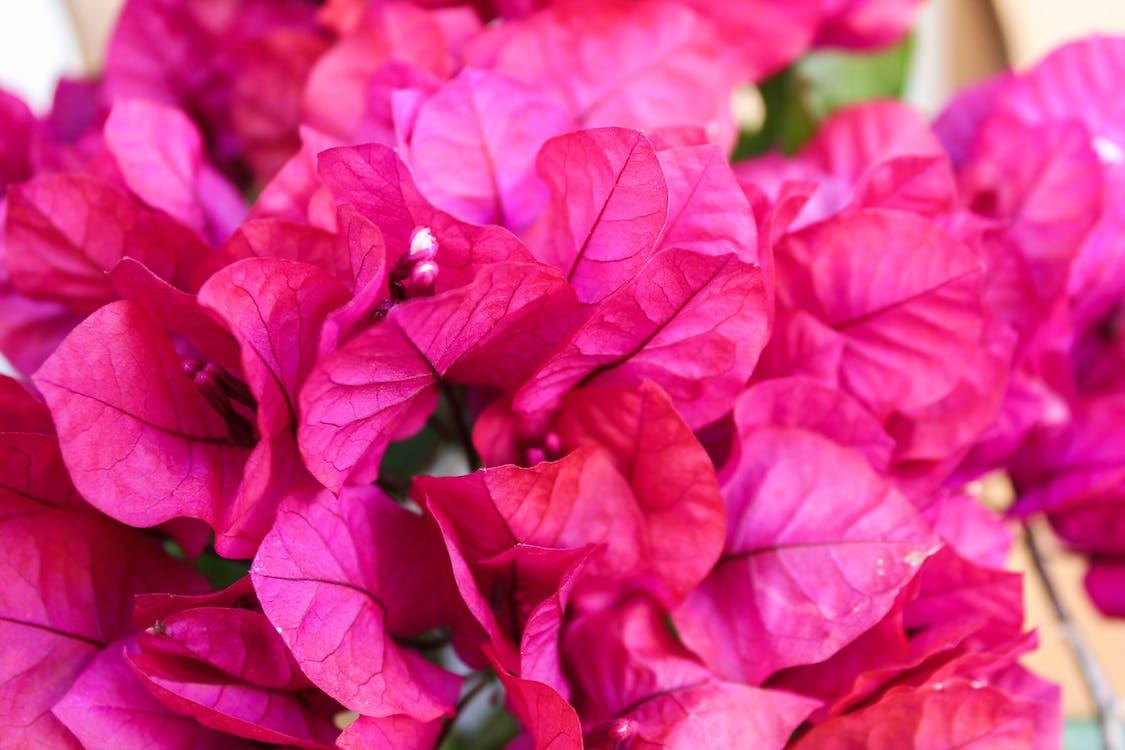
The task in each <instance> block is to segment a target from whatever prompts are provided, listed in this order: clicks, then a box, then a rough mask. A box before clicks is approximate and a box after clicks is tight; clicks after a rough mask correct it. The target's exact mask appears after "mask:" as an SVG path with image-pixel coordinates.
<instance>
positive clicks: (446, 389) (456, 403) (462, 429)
mask: <svg viewBox="0 0 1125 750" xmlns="http://www.w3.org/2000/svg"><path fill="white" fill-rule="evenodd" d="M441 393H442V395H443V396H445V400H446V401H448V402H449V410H450V411H451V412H453V426H454V428H455V429H456V430H457V438H458V439H459V440H460V441H461V447H462V448H463V449H464V451H465V458H466V459H468V461H469V470H470V471H476V470H477V469H479V468H480V467H481V466H483V464H482V463H481V460H480V454H478V453H477V449H476V446H474V445H473V431H472V430H471V429H469V423H468V421H467V420H466V419H465V409H464V407H463V406H462V405H461V398H460V396H459V395H458V393H457V386H455V385H453V384H452V383H447V382H445V381H442V383H441Z"/></svg>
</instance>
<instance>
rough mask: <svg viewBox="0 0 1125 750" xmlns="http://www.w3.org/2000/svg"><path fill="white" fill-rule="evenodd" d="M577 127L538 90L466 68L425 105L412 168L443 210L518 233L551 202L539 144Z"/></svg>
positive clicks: (416, 124)
mask: <svg viewBox="0 0 1125 750" xmlns="http://www.w3.org/2000/svg"><path fill="white" fill-rule="evenodd" d="M572 127H573V124H572V122H571V120H570V118H569V116H567V114H566V113H565V112H564V111H563V110H561V109H559V108H558V106H557V105H555V104H554V103H553V102H551V101H550V100H549V99H548V98H547V97H546V96H544V95H543V94H540V93H538V92H537V91H536V90H535V89H533V88H531V87H529V86H527V85H526V84H523V83H520V82H518V81H515V80H513V79H510V78H508V77H507V76H502V75H497V74H494V73H488V72H485V71H480V70H473V69H468V70H465V71H463V72H462V73H461V74H459V75H458V76H457V77H456V78H454V79H453V80H452V81H451V82H450V83H449V84H447V85H446V86H444V87H442V88H441V89H440V90H439V91H438V92H437V93H436V94H435V95H434V96H432V97H430V98H429V99H428V100H427V101H426V102H425V103H424V104H422V106H421V107H420V108H419V110H418V115H417V118H416V119H415V121H414V127H413V130H412V131H411V136H410V152H409V153H410V164H411V166H412V167H413V168H414V172H415V174H416V175H417V182H418V188H419V189H420V190H421V191H422V192H423V193H424V194H425V195H426V196H427V197H428V198H429V199H430V201H432V202H433V204H434V205H435V206H437V207H438V208H440V209H442V210H445V211H448V212H449V213H451V214H453V215H454V216H456V217H458V218H460V219H463V220H465V221H471V222H473V223H475V224H500V225H502V226H508V227H512V228H513V229H520V228H523V227H525V226H527V225H528V224H529V223H531V220H532V219H533V218H534V217H535V216H536V215H538V213H539V211H540V210H541V209H542V207H543V204H544V203H545V202H546V197H547V196H546V190H545V189H544V187H543V185H542V183H541V182H540V181H539V180H538V178H537V177H536V176H535V170H534V165H535V156H536V154H538V153H539V147H540V146H542V145H543V142H544V141H546V140H547V139H548V138H551V137H553V136H556V135H558V134H559V133H563V132H565V131H568V130H571V129H572Z"/></svg>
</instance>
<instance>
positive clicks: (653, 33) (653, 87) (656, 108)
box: [465, 0, 737, 147]
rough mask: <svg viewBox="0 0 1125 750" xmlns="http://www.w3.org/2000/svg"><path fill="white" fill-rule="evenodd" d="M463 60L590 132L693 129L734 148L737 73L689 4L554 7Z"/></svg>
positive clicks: (484, 42)
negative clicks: (542, 96) (546, 102)
mask: <svg viewBox="0 0 1125 750" xmlns="http://www.w3.org/2000/svg"><path fill="white" fill-rule="evenodd" d="M465 59H466V62H467V63H468V64H469V65H472V66H474V67H478V68H485V69H489V70H495V71H497V72H499V73H504V74H506V75H509V76H512V77H513V78H518V79H520V80H522V81H525V82H527V83H529V84H531V85H532V86H533V87H535V88H537V89H539V90H541V91H543V92H544V93H546V94H547V95H548V96H550V97H551V98H552V99H554V100H555V101H556V102H557V103H558V104H559V105H561V106H562V107H563V108H565V109H566V111H567V112H569V113H570V115H571V116H572V117H573V118H574V119H575V120H576V121H577V122H578V123H579V124H580V125H583V126H586V127H598V126H619V127H627V128H636V129H638V130H644V131H652V130H655V129H658V128H663V127H669V126H683V125H691V126H696V127H700V128H702V129H703V130H704V132H706V134H707V137H708V138H709V139H710V140H711V141H712V142H715V143H718V144H720V145H722V146H724V147H727V146H729V145H730V144H731V143H732V142H733V136H734V128H733V123H732V121H731V116H730V92H731V88H732V86H733V84H734V83H735V82H736V80H737V78H736V76H737V72H736V71H735V70H734V66H732V65H728V64H727V63H728V60H727V58H726V55H725V47H724V45H723V44H722V42H721V41H720V40H719V39H718V37H717V35H716V32H715V31H714V27H713V26H712V25H711V23H710V22H708V21H707V20H706V19H704V18H702V17H700V16H699V15H698V14H696V13H694V12H693V11H691V10H690V9H689V8H687V7H685V5H684V4H681V3H676V2H664V1H662V0H660V1H657V2H645V3H632V2H623V1H622V0H613V2H604V1H603V0H566V2H559V3H554V4H552V5H550V6H548V7H546V8H544V9H542V10H540V11H539V12H537V13H535V14H534V15H532V16H530V17H528V18H525V19H522V20H519V21H512V22H510V23H506V24H500V25H498V26H495V27H493V28H490V29H488V30H486V31H485V32H484V33H482V34H481V35H480V36H478V37H477V38H475V39H473V40H472V41H471V42H470V44H469V45H468V48H467V49H466V50H465Z"/></svg>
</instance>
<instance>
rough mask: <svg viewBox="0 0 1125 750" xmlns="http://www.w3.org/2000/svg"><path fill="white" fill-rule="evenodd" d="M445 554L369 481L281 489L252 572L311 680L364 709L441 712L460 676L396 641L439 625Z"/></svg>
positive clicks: (418, 522)
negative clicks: (315, 490)
mask: <svg viewBox="0 0 1125 750" xmlns="http://www.w3.org/2000/svg"><path fill="white" fill-rule="evenodd" d="M445 564H446V563H445V555H444V553H443V552H442V550H441V547H440V542H439V540H438V539H437V537H436V535H434V534H433V533H432V531H431V529H430V528H429V527H427V526H425V525H424V522H423V520H422V518H421V517H419V516H416V515H414V514H412V513H410V512H409V511H407V510H404V509H402V508H400V507H398V506H396V505H395V504H394V503H393V502H392V501H391V500H389V499H388V498H386V497H385V496H383V495H382V494H381V493H379V492H378V491H376V490H375V489H373V488H371V489H368V488H356V489H348V490H345V491H344V492H343V493H342V494H341V495H340V496H339V497H337V496H334V495H332V494H331V493H329V492H328V491H322V492H320V493H319V494H317V495H313V496H310V497H302V496H300V495H294V496H291V498H290V500H289V501H288V502H287V504H286V505H284V506H282V508H281V510H280V511H279V512H278V520H277V523H276V524H275V526H274V528H273V530H272V531H271V532H270V534H269V535H268V536H267V537H266V539H265V540H264V541H263V542H262V546H261V549H260V550H259V551H258V555H257V557H256V558H255V560H254V566H253V568H252V570H251V577H252V578H253V580H254V588H255V590H256V591H257V593H258V598H259V599H260V600H261V603H262V609H263V610H264V611H265V613H266V615H267V616H268V617H269V618H270V621H271V622H272V623H273V624H274V625H275V626H277V628H278V629H279V630H280V632H281V637H282V638H283V639H284V640H285V642H286V644H287V645H288V646H289V648H290V650H291V651H292V652H293V654H294V656H295V657H296V659H297V662H298V664H300V666H301V669H302V670H303V671H304V672H305V674H306V675H308V677H309V679H310V680H312V681H313V682H314V683H315V684H316V685H317V686H318V687H320V688H321V689H322V690H324V691H325V692H326V693H328V694H329V695H331V696H332V697H333V698H335V699H336V700H338V701H340V702H341V703H342V704H343V705H344V706H346V707H348V708H351V709H353V710H355V711H359V712H360V713H362V714H364V715H366V716H373V717H387V716H392V715H395V714H407V715H409V716H412V717H414V718H416V719H418V720H420V721H428V720H431V719H436V718H438V717H440V716H442V715H443V714H447V713H449V712H450V710H451V709H452V707H453V704H454V702H455V701H456V697H457V691H458V686H459V683H460V680H459V678H457V677H456V676H455V675H453V674H451V673H449V672H446V671H445V670H443V669H441V668H440V667H437V666H435V665H433V664H430V663H429V662H427V661H426V660H425V659H424V658H423V657H422V655H421V654H420V653H418V652H415V651H412V650H410V649H408V648H405V647H403V646H401V645H399V644H398V643H397V642H396V638H406V637H410V636H413V635H417V634H418V633H420V632H422V631H424V630H427V629H429V628H433V627H436V626H438V625H440V624H442V619H441V618H442V617H443V616H444V615H445V612H446V609H445V607H446V604H447V603H448V602H449V601H450V600H451V599H450V598H448V597H450V596H451V593H450V592H449V591H448V587H449V579H448V573H447V572H446V569H445V568H444V565H445Z"/></svg>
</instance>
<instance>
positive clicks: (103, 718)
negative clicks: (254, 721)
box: [51, 641, 253, 750]
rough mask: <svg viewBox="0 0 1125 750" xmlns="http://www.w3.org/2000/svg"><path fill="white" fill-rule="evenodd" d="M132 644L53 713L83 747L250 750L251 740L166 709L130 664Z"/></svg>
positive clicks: (81, 679)
mask: <svg viewBox="0 0 1125 750" xmlns="http://www.w3.org/2000/svg"><path fill="white" fill-rule="evenodd" d="M126 647H127V642H124V641H116V642H114V643H112V644H110V645H109V646H108V647H106V648H105V649H104V650H103V651H102V652H101V653H100V654H98V656H97V657H95V658H94V660H93V661H92V662H91V663H90V665H89V666H88V667H86V669H85V670H84V671H83V672H82V674H80V675H79V676H78V679H76V680H75V681H74V685H73V686H72V687H71V688H70V690H69V691H68V692H67V694H66V695H65V696H63V698H62V700H60V701H59V702H58V703H56V704H55V706H54V708H53V709H52V710H51V713H52V714H54V716H56V717H57V718H58V719H59V721H61V722H62V723H63V724H65V725H66V726H67V728H68V729H70V730H71V731H72V732H73V733H74V735H75V736H76V737H77V738H78V741H79V742H81V746H82V747H87V748H89V747H160V748H167V749H168V750H250V748H251V747H253V744H252V743H251V742H250V741H249V740H244V739H241V738H238V737H231V736H229V735H223V734H220V733H218V732H214V731H212V730H210V729H207V728H205V727H203V726H201V725H200V724H199V723H198V722H196V721H194V720H192V719H191V718H190V717H187V716H183V715H180V714H178V713H175V712H173V711H172V710H171V709H168V708H166V707H165V706H164V705H162V704H161V703H160V702H159V701H158V700H156V698H154V697H153V696H152V694H151V693H149V691H148V690H146V689H145V687H144V685H142V684H141V682H140V681H138V679H137V677H136V676H135V675H134V673H133V671H132V670H131V669H130V668H129V665H128V663H127V662H126V661H125V658H124V657H125V649H126Z"/></svg>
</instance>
